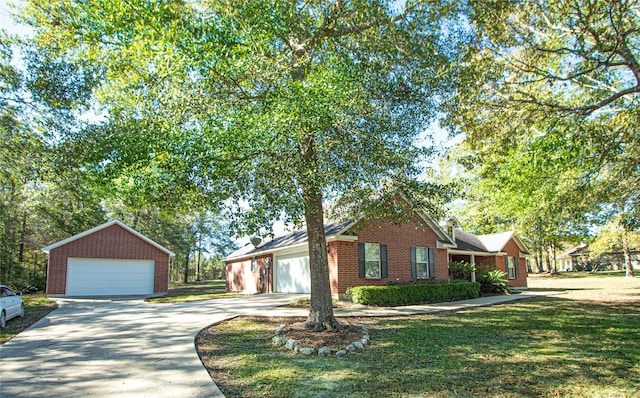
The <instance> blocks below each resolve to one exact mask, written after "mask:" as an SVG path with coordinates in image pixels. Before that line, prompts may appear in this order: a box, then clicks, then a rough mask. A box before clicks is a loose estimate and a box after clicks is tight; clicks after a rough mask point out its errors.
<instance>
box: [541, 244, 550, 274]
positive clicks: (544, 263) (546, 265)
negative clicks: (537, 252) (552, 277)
mask: <svg viewBox="0 0 640 398" xmlns="http://www.w3.org/2000/svg"><path fill="white" fill-rule="evenodd" d="M541 256H542V267H543V268H544V269H545V271H546V272H548V273H551V264H550V263H549V251H548V250H547V247H546V246H542V253H541Z"/></svg>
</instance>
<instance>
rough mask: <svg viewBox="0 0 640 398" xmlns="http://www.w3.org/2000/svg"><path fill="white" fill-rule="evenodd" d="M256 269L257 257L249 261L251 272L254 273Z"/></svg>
mask: <svg viewBox="0 0 640 398" xmlns="http://www.w3.org/2000/svg"><path fill="white" fill-rule="evenodd" d="M257 269H258V257H253V258H252V259H251V271H256V270H257Z"/></svg>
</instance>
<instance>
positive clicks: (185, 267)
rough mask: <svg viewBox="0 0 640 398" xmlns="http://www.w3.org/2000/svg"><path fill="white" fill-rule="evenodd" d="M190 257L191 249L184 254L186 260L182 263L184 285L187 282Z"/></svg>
mask: <svg viewBox="0 0 640 398" xmlns="http://www.w3.org/2000/svg"><path fill="white" fill-rule="evenodd" d="M190 255H191V249H189V250H188V251H187V253H186V259H185V261H184V283H187V282H189V256H190Z"/></svg>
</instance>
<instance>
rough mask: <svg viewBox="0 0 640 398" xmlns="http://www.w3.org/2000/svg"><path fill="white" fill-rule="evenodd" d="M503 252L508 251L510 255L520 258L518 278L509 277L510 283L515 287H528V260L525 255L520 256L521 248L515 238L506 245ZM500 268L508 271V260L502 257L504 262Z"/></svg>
mask: <svg viewBox="0 0 640 398" xmlns="http://www.w3.org/2000/svg"><path fill="white" fill-rule="evenodd" d="M502 251H503V252H506V253H507V255H508V256H511V257H515V258H517V259H518V279H509V284H510V285H511V286H513V287H527V262H526V259H525V258H524V257H520V248H519V247H518V244H517V243H516V242H515V241H514V240H513V239H511V240H509V242H508V243H507V244H506V245H505V247H504V249H502ZM499 268H500V269H501V270H503V271H504V272H507V267H506V260H505V259H504V257H502V263H501V265H499Z"/></svg>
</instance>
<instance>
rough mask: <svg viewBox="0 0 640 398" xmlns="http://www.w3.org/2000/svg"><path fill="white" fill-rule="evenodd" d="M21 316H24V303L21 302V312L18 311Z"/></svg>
mask: <svg viewBox="0 0 640 398" xmlns="http://www.w3.org/2000/svg"><path fill="white" fill-rule="evenodd" d="M18 315H19V316H20V318H24V304H20V313H18Z"/></svg>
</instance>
